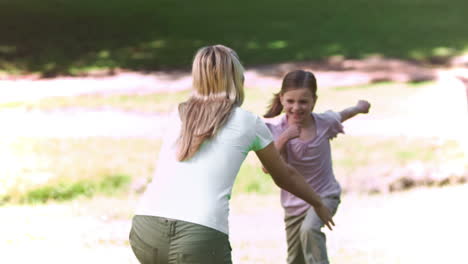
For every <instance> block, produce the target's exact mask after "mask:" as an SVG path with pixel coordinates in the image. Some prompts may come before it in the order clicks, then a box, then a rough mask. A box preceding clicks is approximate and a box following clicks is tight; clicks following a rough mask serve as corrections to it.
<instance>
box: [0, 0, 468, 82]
mask: <svg viewBox="0 0 468 264" xmlns="http://www.w3.org/2000/svg"><path fill="white" fill-rule="evenodd" d="M467 9H468V2H466V1H464V0H452V1H450V3H449V4H447V2H446V1H444V0H430V1H421V0H396V1H384V0H377V1H370V0H357V1H352V2H351V1H349V2H343V1H337V0H332V1H326V2H318V1H304V0H291V1H281V0H271V1H268V2H265V1H247V0H239V1H213V0H206V1H198V2H194V1H170V0H160V1H149V0H140V1H137V2H135V1H129V0H114V1H103V0H98V1H91V0H82V1H70V0H65V1H57V0H45V1H33V0H18V1H9V0H0V16H1V17H2V23H1V24H0V32H2V38H1V40H0V68H1V71H3V72H7V73H11V74H24V73H29V72H38V73H42V74H44V75H45V76H53V75H55V74H80V73H82V72H86V71H89V70H93V69H113V68H126V69H132V70H157V69H173V68H188V67H189V66H190V62H191V60H192V57H193V55H194V53H195V51H196V50H197V49H198V48H199V47H201V46H203V45H209V44H215V43H222V44H226V45H228V46H231V47H232V48H234V49H235V50H237V51H238V53H239V55H240V57H241V59H242V61H243V62H244V63H245V64H246V65H254V64H264V63H275V62H283V61H298V60H318V59H323V58H326V57H328V56H332V55H342V56H345V57H348V58H362V57H366V56H368V55H372V54H381V55H383V56H387V57H398V58H406V59H417V60H420V61H431V60H437V59H438V58H444V57H447V56H453V55H455V54H458V53H461V52H466V51H467V50H468V36H467V34H465V33H466V27H465V25H466V24H467V22H468V21H467V17H466V14H465V10H467ZM25 18H27V19H25Z"/></svg>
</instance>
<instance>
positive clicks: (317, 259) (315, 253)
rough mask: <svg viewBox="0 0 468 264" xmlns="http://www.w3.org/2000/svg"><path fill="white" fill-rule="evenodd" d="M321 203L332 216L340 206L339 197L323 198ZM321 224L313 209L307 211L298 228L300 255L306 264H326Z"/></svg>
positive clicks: (324, 241) (325, 247)
mask: <svg viewBox="0 0 468 264" xmlns="http://www.w3.org/2000/svg"><path fill="white" fill-rule="evenodd" d="M322 202H323V203H324V204H325V206H327V208H328V209H330V211H331V212H332V214H333V215H334V214H335V213H336V211H337V209H338V205H339V204H340V198H339V197H325V198H322ZM323 226H324V224H323V222H322V221H321V220H320V218H319V217H318V216H317V214H316V213H315V210H314V208H310V209H309V210H307V213H306V215H305V218H304V221H303V222H302V225H301V227H300V231H299V232H300V241H301V246H302V254H303V255H304V260H305V263H307V264H328V263H329V262H328V254H327V245H326V237H325V234H324V233H323V232H322V230H321V229H322V227H323Z"/></svg>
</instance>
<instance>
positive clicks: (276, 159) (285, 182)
mask: <svg viewBox="0 0 468 264" xmlns="http://www.w3.org/2000/svg"><path fill="white" fill-rule="evenodd" d="M256 154H257V156H258V158H259V159H260V161H261V162H262V165H263V166H264V167H265V168H266V169H267V170H268V172H269V173H270V175H271V177H272V178H273V181H274V182H275V184H276V185H277V186H278V187H280V188H282V189H285V190H286V191H288V192H290V193H292V194H294V195H296V196H297V197H299V198H301V199H302V200H304V201H306V202H307V203H309V204H310V205H312V206H313V207H314V210H315V212H316V213H317V215H318V216H319V217H320V219H321V220H322V222H323V223H324V224H325V225H326V226H327V227H328V228H329V229H330V230H332V225H335V223H334V222H333V219H332V215H331V213H330V210H329V209H328V208H327V207H325V205H324V204H323V203H322V200H321V199H320V197H319V196H318V195H317V194H316V193H315V191H314V190H313V189H312V188H311V187H310V186H309V184H307V182H306V181H305V179H304V177H303V176H302V175H300V174H299V172H298V171H297V170H296V169H294V168H293V167H291V166H289V165H287V164H286V163H285V162H284V161H283V159H281V156H280V154H279V152H278V150H277V149H276V147H275V145H274V143H270V144H269V145H268V146H267V147H265V148H263V149H261V150H259V151H257V152H256Z"/></svg>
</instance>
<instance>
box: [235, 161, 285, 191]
mask: <svg viewBox="0 0 468 264" xmlns="http://www.w3.org/2000/svg"><path fill="white" fill-rule="evenodd" d="M275 189H277V187H276V185H275V184H274V183H273V180H272V179H271V177H270V176H269V175H268V174H265V173H263V171H262V169H261V164H260V163H259V162H256V163H250V162H245V163H244V164H243V165H242V167H241V169H240V171H239V174H238V176H237V179H236V182H235V184H234V188H233V195H235V194H238V193H257V194H271V193H273V192H274V191H275Z"/></svg>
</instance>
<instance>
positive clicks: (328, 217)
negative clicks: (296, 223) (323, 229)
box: [314, 203, 335, 230]
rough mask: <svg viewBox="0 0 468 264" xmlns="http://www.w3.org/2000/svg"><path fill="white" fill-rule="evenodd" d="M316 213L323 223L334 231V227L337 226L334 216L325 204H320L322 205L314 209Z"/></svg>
mask: <svg viewBox="0 0 468 264" xmlns="http://www.w3.org/2000/svg"><path fill="white" fill-rule="evenodd" d="M314 210H315V213H317V215H318V217H319V218H320V220H322V222H323V223H324V224H325V225H326V226H327V227H328V229H330V230H333V229H332V226H334V225H335V223H334V222H333V219H332V214H331V213H330V210H328V208H327V207H326V206H325V205H324V204H323V203H320V205H318V206H315V207H314Z"/></svg>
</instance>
